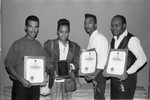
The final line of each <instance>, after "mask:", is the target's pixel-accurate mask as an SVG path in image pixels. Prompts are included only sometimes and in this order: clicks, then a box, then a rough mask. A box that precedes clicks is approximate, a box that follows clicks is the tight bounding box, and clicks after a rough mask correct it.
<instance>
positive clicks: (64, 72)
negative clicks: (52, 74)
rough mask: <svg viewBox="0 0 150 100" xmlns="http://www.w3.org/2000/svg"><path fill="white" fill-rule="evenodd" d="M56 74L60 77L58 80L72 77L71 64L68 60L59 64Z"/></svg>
mask: <svg viewBox="0 0 150 100" xmlns="http://www.w3.org/2000/svg"><path fill="white" fill-rule="evenodd" d="M56 74H57V75H58V78H69V77H70V64H69V62H68V61H67V60H60V61H58V62H57V65H56Z"/></svg>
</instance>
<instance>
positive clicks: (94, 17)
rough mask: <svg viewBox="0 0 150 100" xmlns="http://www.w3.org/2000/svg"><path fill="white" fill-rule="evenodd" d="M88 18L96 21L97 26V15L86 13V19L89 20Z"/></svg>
mask: <svg viewBox="0 0 150 100" xmlns="http://www.w3.org/2000/svg"><path fill="white" fill-rule="evenodd" d="M88 17H92V18H93V19H94V21H95V24H97V18H96V16H95V15H93V14H88V13H86V14H85V18H88Z"/></svg>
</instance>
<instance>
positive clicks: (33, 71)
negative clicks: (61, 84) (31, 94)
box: [24, 56, 45, 85]
mask: <svg viewBox="0 0 150 100" xmlns="http://www.w3.org/2000/svg"><path fill="white" fill-rule="evenodd" d="M44 73H45V57H43V56H24V78H25V79H26V80H28V81H29V82H30V83H31V85H43V84H44V83H45V74H44Z"/></svg>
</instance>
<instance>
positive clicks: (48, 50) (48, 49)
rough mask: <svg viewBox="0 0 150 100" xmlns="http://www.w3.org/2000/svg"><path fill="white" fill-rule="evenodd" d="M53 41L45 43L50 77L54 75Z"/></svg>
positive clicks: (47, 69) (47, 70) (47, 68)
mask: <svg viewBox="0 0 150 100" xmlns="http://www.w3.org/2000/svg"><path fill="white" fill-rule="evenodd" d="M51 45H52V41H47V42H45V43H44V55H45V58H46V72H47V73H48V74H49V75H52V73H53V72H54V70H55V69H54V65H53V57H52V56H53V54H52V51H51V50H52V48H51Z"/></svg>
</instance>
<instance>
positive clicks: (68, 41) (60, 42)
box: [58, 40, 69, 47]
mask: <svg viewBox="0 0 150 100" xmlns="http://www.w3.org/2000/svg"><path fill="white" fill-rule="evenodd" d="M58 42H59V43H60V44H62V45H63V46H65V47H67V46H68V45H69V41H67V43H66V44H65V45H64V44H63V43H62V42H61V41H59V40H58Z"/></svg>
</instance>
